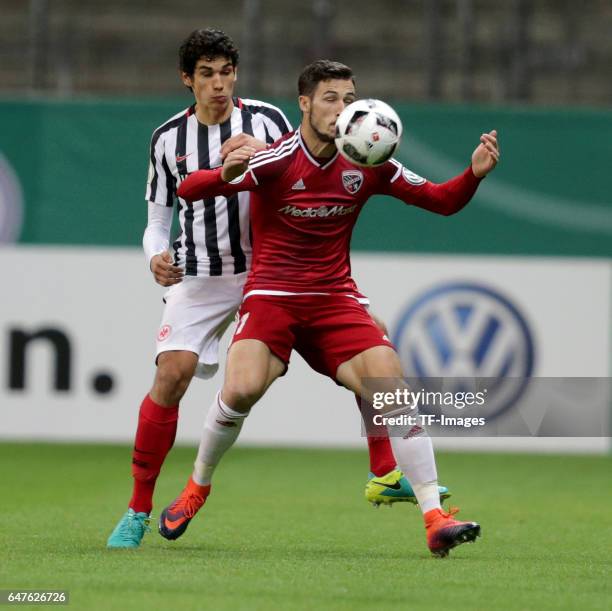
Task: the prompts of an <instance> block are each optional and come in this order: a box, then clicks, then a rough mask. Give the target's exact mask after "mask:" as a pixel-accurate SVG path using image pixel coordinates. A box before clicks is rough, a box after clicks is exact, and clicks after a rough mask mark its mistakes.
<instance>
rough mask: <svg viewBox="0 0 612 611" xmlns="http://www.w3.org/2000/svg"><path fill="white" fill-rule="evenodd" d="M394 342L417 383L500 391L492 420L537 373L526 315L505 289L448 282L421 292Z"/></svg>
mask: <svg viewBox="0 0 612 611" xmlns="http://www.w3.org/2000/svg"><path fill="white" fill-rule="evenodd" d="M393 342H394V344H395V346H396V347H397V351H398V353H399V355H400V359H401V361H402V365H403V368H404V373H405V375H406V377H407V378H408V380H409V382H410V384H411V385H413V386H414V385H415V384H419V385H420V386H422V387H423V388H425V389H432V390H433V389H434V388H433V387H434V386H435V390H439V387H440V384H443V385H444V387H445V389H446V390H452V391H458V390H473V386H474V384H476V385H478V384H481V385H482V384H484V385H485V386H489V388H488V390H489V391H491V390H494V393H491V392H489V397H488V399H489V401H488V405H487V410H486V413H487V416H488V419H491V418H494V417H496V416H498V415H499V414H501V413H502V412H504V411H506V410H507V409H508V408H510V407H512V406H513V405H514V404H515V403H516V402H517V401H518V399H519V398H520V397H521V396H522V394H523V393H524V391H525V389H526V388H527V385H528V382H529V378H530V376H531V374H532V372H533V365H534V347H533V339H532V334H531V331H530V329H529V326H528V324H527V321H526V319H525V316H523V314H521V312H520V311H519V309H518V307H517V306H516V305H514V304H513V303H512V302H511V301H510V300H509V299H508V298H507V297H505V296H504V295H502V294H501V293H500V292H498V291H496V290H494V289H492V288H490V287H487V286H482V285H479V284H473V283H467V282H466V283H449V284H443V285H441V286H437V287H434V288H432V289H430V290H428V291H426V292H425V293H423V294H422V295H420V296H419V297H417V298H416V300H415V301H414V302H412V303H411V304H409V305H408V306H407V308H406V310H405V311H404V313H403V314H402V316H401V318H400V320H399V323H398V325H397V327H396V330H395V333H394V334H393ZM476 380H479V382H475V381H476ZM470 386H471V387H472V388H470ZM480 388H482V386H480ZM455 415H456V414H455Z"/></svg>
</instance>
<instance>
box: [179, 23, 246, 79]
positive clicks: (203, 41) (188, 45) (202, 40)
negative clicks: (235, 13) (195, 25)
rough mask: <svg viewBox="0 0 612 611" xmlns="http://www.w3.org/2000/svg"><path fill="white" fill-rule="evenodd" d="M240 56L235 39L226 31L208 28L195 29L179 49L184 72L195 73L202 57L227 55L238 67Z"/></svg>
mask: <svg viewBox="0 0 612 611" xmlns="http://www.w3.org/2000/svg"><path fill="white" fill-rule="evenodd" d="M239 56H240V54H239V53H238V48H237V47H236V45H235V44H234V41H233V40H232V39H231V38H230V37H229V36H228V35H227V34H226V33H225V32H222V31H221V30H215V29H214V28H206V29H205V30H194V31H193V32H191V34H189V36H187V38H185V40H184V41H183V44H182V45H181V48H180V49H179V66H180V69H181V71H182V72H185V73H187V74H189V75H193V73H194V71H195V67H196V64H197V63H198V60H199V59H201V58H205V59H207V60H212V59H214V58H215V57H227V59H229V60H230V61H231V62H232V66H234V67H236V66H237V65H238V58H239Z"/></svg>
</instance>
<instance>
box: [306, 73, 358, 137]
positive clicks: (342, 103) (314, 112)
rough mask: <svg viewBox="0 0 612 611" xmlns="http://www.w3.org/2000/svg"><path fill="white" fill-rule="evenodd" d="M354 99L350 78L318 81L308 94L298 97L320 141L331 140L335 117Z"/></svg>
mask: <svg viewBox="0 0 612 611" xmlns="http://www.w3.org/2000/svg"><path fill="white" fill-rule="evenodd" d="M354 101H355V85H354V84H353V81H352V80H351V79H348V80H341V79H334V80H330V81H320V82H319V83H317V86H316V88H315V90H314V92H313V94H312V97H310V96H301V97H300V107H301V109H302V112H304V114H305V115H307V116H308V120H309V122H310V127H311V128H312V130H313V131H314V133H315V134H316V135H317V137H318V138H319V140H321V141H322V142H333V141H334V138H335V136H336V119H337V118H338V116H339V115H340V113H341V112H342V111H343V110H344V109H345V107H346V106H348V105H349V104H351V103H352V102H354Z"/></svg>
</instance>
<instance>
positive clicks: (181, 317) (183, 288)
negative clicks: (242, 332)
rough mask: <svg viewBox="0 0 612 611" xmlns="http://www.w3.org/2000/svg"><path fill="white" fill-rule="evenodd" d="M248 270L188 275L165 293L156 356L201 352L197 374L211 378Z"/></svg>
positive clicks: (236, 307)
mask: <svg viewBox="0 0 612 611" xmlns="http://www.w3.org/2000/svg"><path fill="white" fill-rule="evenodd" d="M247 273H248V272H244V273H242V274H235V275H233V276H185V277H184V279H183V281H182V282H179V284H175V285H174V286H171V287H170V288H169V289H168V291H167V292H166V294H165V295H164V302H165V304H166V306H165V308H164V313H163V316H162V321H161V325H160V328H159V332H158V334H157V353H156V357H155V362H157V357H158V356H159V355H160V354H161V353H162V352H168V351H170V350H187V351H189V352H194V353H195V354H197V355H198V365H197V367H196V371H195V375H196V376H197V377H198V378H204V379H206V378H211V377H212V376H214V375H215V373H216V372H217V369H219V341H220V339H221V337H222V336H223V333H225V330H226V329H227V327H228V326H229V324H230V323H231V322H232V321H233V320H234V316H235V314H236V310H237V309H238V307H239V306H240V302H241V301H242V289H243V287H244V283H245V281H246V277H247Z"/></svg>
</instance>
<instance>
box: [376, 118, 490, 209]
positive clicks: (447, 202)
mask: <svg viewBox="0 0 612 611" xmlns="http://www.w3.org/2000/svg"><path fill="white" fill-rule="evenodd" d="M498 161H499V145H498V142H497V132H496V131H495V130H493V131H491V132H489V133H488V134H483V135H482V136H481V137H480V144H479V145H478V146H477V147H476V149H475V150H474V152H473V154H472V163H471V165H470V166H469V167H468V168H467V169H466V170H465V171H464V172H462V173H461V174H459V176H455V177H454V178H451V179H450V180H447V181H446V182H443V183H440V184H436V183H433V182H430V181H428V180H425V179H423V178H420V177H419V176H416V175H415V174H413V173H412V172H410V171H408V170H406V169H405V168H402V167H401V165H400V164H399V163H397V162H389V163H388V164H385V165H383V166H381V168H382V171H381V178H383V180H382V183H381V184H382V188H381V192H383V193H385V194H387V195H393V196H394V197H397V198H398V199H401V200H402V201H403V202H405V203H407V204H411V205H413V206H418V207H419V208H424V209H425V210H429V211H430V212H435V213H436V214H442V215H444V216H450V215H451V214H456V213H457V212H459V211H460V210H462V209H463V208H464V207H465V206H466V205H467V204H468V203H469V201H470V200H471V199H472V197H473V196H474V193H476V189H477V188H478V185H479V184H480V181H481V180H482V179H483V178H484V177H485V176H486V175H487V174H488V173H489V172H490V171H491V170H493V168H494V167H495V166H496V165H497V162H498ZM387 166H388V167H387ZM385 172H387V177H389V175H390V174H391V173H392V174H393V175H392V176H391V177H390V179H389V181H388V182H386V181H385V180H384V174H385Z"/></svg>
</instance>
